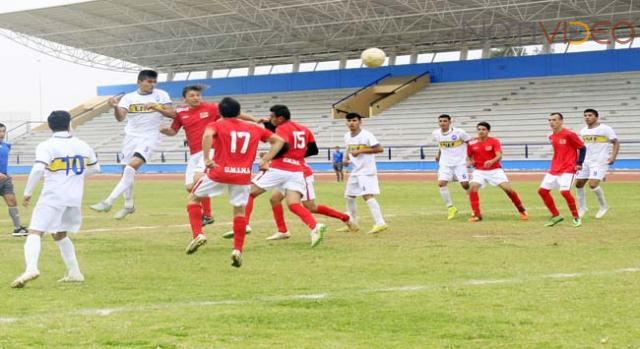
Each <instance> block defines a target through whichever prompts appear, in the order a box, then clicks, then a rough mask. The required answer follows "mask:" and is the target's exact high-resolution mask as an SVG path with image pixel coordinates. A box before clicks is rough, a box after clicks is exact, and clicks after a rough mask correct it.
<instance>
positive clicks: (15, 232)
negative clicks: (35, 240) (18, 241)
mask: <svg viewBox="0 0 640 349" xmlns="http://www.w3.org/2000/svg"><path fill="white" fill-rule="evenodd" d="M11 235H12V236H15V237H19V236H27V235H29V231H28V230H27V228H25V227H23V226H20V227H18V228H16V229H14V230H13V233H11Z"/></svg>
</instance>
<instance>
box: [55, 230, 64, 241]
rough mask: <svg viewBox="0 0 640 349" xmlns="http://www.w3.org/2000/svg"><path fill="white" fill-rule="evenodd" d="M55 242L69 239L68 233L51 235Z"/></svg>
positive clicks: (61, 232)
mask: <svg viewBox="0 0 640 349" xmlns="http://www.w3.org/2000/svg"><path fill="white" fill-rule="evenodd" d="M51 236H52V237H53V240H54V241H60V240H63V239H64V238H66V237H67V232H66V231H59V232H57V233H54V234H51Z"/></svg>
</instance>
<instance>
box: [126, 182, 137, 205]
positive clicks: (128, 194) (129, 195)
mask: <svg viewBox="0 0 640 349" xmlns="http://www.w3.org/2000/svg"><path fill="white" fill-rule="evenodd" d="M134 184H135V182H134V183H131V186H129V188H127V190H125V191H124V193H123V195H124V207H126V208H133V186H134Z"/></svg>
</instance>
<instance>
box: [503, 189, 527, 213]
mask: <svg viewBox="0 0 640 349" xmlns="http://www.w3.org/2000/svg"><path fill="white" fill-rule="evenodd" d="M507 196H509V199H511V202H513V205H514V206H515V207H516V208H517V209H518V212H524V211H526V210H525V208H524V206H522V201H520V197H519V196H518V193H516V192H515V190H514V191H512V192H509V193H507Z"/></svg>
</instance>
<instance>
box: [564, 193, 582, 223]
mask: <svg viewBox="0 0 640 349" xmlns="http://www.w3.org/2000/svg"><path fill="white" fill-rule="evenodd" d="M560 194H561V195H562V196H563V197H564V199H565V201H566V202H567V205H568V206H569V210H570V211H571V215H572V216H573V218H578V209H577V208H576V200H575V199H574V198H573V195H571V192H570V191H569V190H560Z"/></svg>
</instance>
